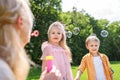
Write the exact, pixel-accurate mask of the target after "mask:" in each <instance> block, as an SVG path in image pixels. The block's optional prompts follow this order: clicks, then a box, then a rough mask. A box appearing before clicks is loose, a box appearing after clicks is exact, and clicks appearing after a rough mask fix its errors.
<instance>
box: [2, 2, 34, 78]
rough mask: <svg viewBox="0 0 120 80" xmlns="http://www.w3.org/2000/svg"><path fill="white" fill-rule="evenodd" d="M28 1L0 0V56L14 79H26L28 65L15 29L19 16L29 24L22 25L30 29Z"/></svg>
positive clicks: (31, 17) (30, 18) (31, 18)
mask: <svg viewBox="0 0 120 80" xmlns="http://www.w3.org/2000/svg"><path fill="white" fill-rule="evenodd" d="M28 2H29V1H27V0H0V58H1V59H3V60H4V61H5V62H6V63H7V64H8V65H9V66H10V68H11V70H12V71H13V74H14V75H15V79H16V80H26V77H27V74H28V71H29V67H30V65H29V59H28V57H27V55H26V53H25V50H24V47H23V45H22V44H23V42H22V38H21V35H20V33H18V32H17V31H16V29H15V23H16V20H17V18H18V16H20V17H22V19H23V20H26V21H28V23H29V24H30V26H24V27H30V29H31V30H32V25H33V14H32V12H31V10H30V7H29V3H28ZM24 25H26V24H25V23H24ZM23 29H26V28H23ZM29 34H30V33H29ZM22 36H24V35H22Z"/></svg>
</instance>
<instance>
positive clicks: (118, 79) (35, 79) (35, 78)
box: [27, 61, 120, 80]
mask: <svg viewBox="0 0 120 80" xmlns="http://www.w3.org/2000/svg"><path fill="white" fill-rule="evenodd" d="M111 66H112V68H113V70H114V74H113V77H114V80H120V75H119V74H120V61H112V62H111ZM77 68H78V66H72V72H73V76H74V77H75V76H76V72H77ZM40 74H41V68H40V67H33V68H31V69H30V73H29V75H28V78H27V80H39V77H40ZM80 80H87V73H86V71H84V73H83V74H82V75H81V78H80Z"/></svg>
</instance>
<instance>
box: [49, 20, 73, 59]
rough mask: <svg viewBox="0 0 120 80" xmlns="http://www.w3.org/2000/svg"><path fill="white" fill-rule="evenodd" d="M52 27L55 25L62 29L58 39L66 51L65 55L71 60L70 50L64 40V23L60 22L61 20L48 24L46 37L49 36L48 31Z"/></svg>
mask: <svg viewBox="0 0 120 80" xmlns="http://www.w3.org/2000/svg"><path fill="white" fill-rule="evenodd" d="M54 27H57V28H59V29H60V30H61V31H62V39H61V41H60V43H59V44H60V46H61V47H62V48H63V49H65V50H66V51H67V56H68V58H69V59H70V60H72V56H71V51H70V48H69V47H68V46H67V42H66V32H65V27H64V25H63V24H62V23H61V22H58V21H56V22H53V23H52V24H51V25H50V26H49V29H48V38H49V35H50V31H51V29H52V28H54Z"/></svg>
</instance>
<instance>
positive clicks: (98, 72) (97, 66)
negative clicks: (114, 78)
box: [93, 56, 106, 80]
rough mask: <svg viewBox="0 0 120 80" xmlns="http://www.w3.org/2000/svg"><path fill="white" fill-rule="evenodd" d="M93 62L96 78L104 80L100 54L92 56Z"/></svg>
mask: <svg viewBox="0 0 120 80" xmlns="http://www.w3.org/2000/svg"><path fill="white" fill-rule="evenodd" d="M93 63H94V67H95V71H96V80H106V77H105V74H104V69H103V64H102V60H101V58H100V56H97V57H93Z"/></svg>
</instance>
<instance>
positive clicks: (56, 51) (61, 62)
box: [41, 43, 73, 80]
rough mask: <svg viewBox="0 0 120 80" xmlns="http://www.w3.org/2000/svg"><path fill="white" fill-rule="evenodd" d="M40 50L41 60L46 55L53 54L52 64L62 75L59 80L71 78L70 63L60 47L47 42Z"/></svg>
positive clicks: (71, 79) (70, 79)
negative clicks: (41, 52)
mask: <svg viewBox="0 0 120 80" xmlns="http://www.w3.org/2000/svg"><path fill="white" fill-rule="evenodd" d="M42 51H43V54H42V57H41V60H45V57H46V56H47V55H52V56H53V58H54V59H53V65H55V67H56V68H57V69H58V70H59V71H60V73H61V75H62V76H61V80H73V76H72V71H71V64H70V61H69V60H68V57H67V56H66V52H65V50H64V49H63V48H62V47H60V46H55V45H52V44H50V43H47V44H45V46H44V47H42Z"/></svg>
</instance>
